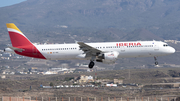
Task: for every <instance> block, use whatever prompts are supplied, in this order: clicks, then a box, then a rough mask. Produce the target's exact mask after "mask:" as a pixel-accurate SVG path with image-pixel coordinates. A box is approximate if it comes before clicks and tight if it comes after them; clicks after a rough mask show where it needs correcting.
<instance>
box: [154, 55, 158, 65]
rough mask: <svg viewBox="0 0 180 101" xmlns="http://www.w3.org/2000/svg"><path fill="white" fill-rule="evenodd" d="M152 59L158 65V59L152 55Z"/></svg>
mask: <svg viewBox="0 0 180 101" xmlns="http://www.w3.org/2000/svg"><path fill="white" fill-rule="evenodd" d="M154 60H155V65H158V61H157V58H156V57H154Z"/></svg>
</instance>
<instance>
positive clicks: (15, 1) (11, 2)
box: [0, 0, 26, 7]
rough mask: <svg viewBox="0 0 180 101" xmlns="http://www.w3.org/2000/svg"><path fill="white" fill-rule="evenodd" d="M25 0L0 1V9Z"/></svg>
mask: <svg viewBox="0 0 180 101" xmlns="http://www.w3.org/2000/svg"><path fill="white" fill-rule="evenodd" d="M23 1H26V0H0V7H5V6H10V5H13V4H17V3H20V2H23Z"/></svg>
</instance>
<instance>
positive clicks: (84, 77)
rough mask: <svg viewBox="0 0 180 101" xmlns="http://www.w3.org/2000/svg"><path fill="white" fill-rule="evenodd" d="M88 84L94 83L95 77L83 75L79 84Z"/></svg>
mask: <svg viewBox="0 0 180 101" xmlns="http://www.w3.org/2000/svg"><path fill="white" fill-rule="evenodd" d="M87 82H94V79H93V76H91V75H90V76H86V75H81V76H80V77H79V80H78V83H87Z"/></svg>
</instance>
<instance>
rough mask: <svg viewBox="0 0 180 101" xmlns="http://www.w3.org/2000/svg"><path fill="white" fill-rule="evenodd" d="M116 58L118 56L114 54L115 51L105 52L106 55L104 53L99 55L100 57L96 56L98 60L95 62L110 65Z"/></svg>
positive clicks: (116, 53)
mask: <svg viewBox="0 0 180 101" xmlns="http://www.w3.org/2000/svg"><path fill="white" fill-rule="evenodd" d="M118 56H119V53H118V52H116V51H113V52H107V53H104V54H100V56H98V59H97V60H96V61H97V62H103V63H108V64H112V63H115V61H116V60H117V58H118Z"/></svg>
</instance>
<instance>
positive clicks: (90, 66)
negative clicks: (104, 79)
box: [89, 61, 95, 69]
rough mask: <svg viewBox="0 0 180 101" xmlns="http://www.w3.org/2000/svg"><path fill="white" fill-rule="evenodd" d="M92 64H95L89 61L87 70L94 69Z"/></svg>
mask: <svg viewBox="0 0 180 101" xmlns="http://www.w3.org/2000/svg"><path fill="white" fill-rule="evenodd" d="M94 64H95V63H94V62H93V61H91V62H90V63H89V68H90V69H92V68H93V67H94Z"/></svg>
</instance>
